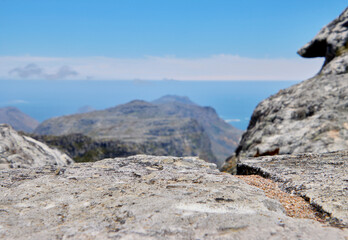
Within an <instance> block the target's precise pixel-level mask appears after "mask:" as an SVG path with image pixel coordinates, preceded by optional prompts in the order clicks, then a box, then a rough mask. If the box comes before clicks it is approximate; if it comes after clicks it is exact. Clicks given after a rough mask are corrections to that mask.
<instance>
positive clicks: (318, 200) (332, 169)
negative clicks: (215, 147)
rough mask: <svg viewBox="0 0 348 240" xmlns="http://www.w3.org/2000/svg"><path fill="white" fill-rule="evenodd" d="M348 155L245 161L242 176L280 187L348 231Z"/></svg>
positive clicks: (289, 156) (278, 157)
mask: <svg viewBox="0 0 348 240" xmlns="http://www.w3.org/2000/svg"><path fill="white" fill-rule="evenodd" d="M347 169H348V151H341V152H332V153H323V154H314V153H312V154H310V153H306V154H301V155H295V156H292V155H282V156H272V157H271V156H267V157H259V158H249V159H243V160H241V163H239V164H238V174H242V175H249V174H258V175H262V176H265V177H268V178H271V179H273V180H276V181H277V182H279V183H280V185H281V186H282V188H283V189H284V190H285V191H287V192H292V193H296V194H298V195H300V196H303V197H304V198H305V199H307V200H308V201H309V202H310V203H311V204H312V205H313V206H315V207H316V208H319V209H320V210H321V211H323V212H325V213H327V214H328V217H330V221H331V222H334V223H336V224H337V225H338V226H345V227H348V197H347V196H348V172H347Z"/></svg>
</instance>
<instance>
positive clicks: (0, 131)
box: [0, 124, 74, 169]
mask: <svg viewBox="0 0 348 240" xmlns="http://www.w3.org/2000/svg"><path fill="white" fill-rule="evenodd" d="M73 162H74V161H73V160H71V159H70V158H69V157H68V156H67V155H66V154H62V153H61V152H59V151H58V150H56V149H51V148H49V147H48V146H46V145H45V144H43V143H41V142H39V141H36V140H34V139H32V138H30V137H27V136H21V135H20V134H18V133H17V132H16V131H15V130H13V128H12V127H11V126H10V125H7V124H0V169H4V168H29V167H42V166H45V165H56V166H66V165H68V164H71V163H73Z"/></svg>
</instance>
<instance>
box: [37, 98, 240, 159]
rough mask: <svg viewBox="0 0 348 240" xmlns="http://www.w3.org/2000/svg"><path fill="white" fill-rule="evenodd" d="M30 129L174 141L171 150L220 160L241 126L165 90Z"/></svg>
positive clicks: (127, 139)
mask: <svg viewBox="0 0 348 240" xmlns="http://www.w3.org/2000/svg"><path fill="white" fill-rule="evenodd" d="M35 133H36V134H40V135H55V136H62V135H69V134H76V133H78V134H83V135H86V136H88V137H90V138H93V139H97V140H119V141H122V142H126V143H127V142H128V143H135V144H148V143H152V142H155V143H156V144H162V143H163V144H165V145H168V144H169V143H175V146H173V147H172V148H175V149H178V150H179V149H183V151H182V152H181V153H180V154H179V155H176V156H190V155H197V156H201V158H203V159H204V160H207V161H209V162H214V163H216V164H218V165H221V164H222V163H223V161H224V160H225V158H226V157H227V156H228V155H229V154H230V151H231V149H235V147H236V146H237V143H238V141H239V137H240V135H241V133H242V131H241V130H238V129H236V128H234V127H233V126H231V125H230V124H228V123H226V122H225V121H224V120H222V119H220V118H219V117H218V115H217V114H216V112H215V110H214V109H213V108H211V107H201V106H198V105H196V104H194V103H193V102H191V101H190V100H189V99H188V98H185V97H177V96H165V97H162V98H160V99H158V100H155V101H154V102H153V103H149V102H145V101H139V100H136V101H132V102H130V103H127V104H123V105H119V106H116V107H114V108H109V109H106V110H102V111H93V112H89V113H84V114H75V115H70V116H64V117H58V118H53V119H49V120H47V121H45V122H43V123H42V124H40V125H39V127H38V128H37V129H36V130H35ZM201 142H204V144H201ZM185 149H186V150H185ZM209 152H212V154H207V153H209ZM138 153H145V152H138ZM201 153H204V154H201ZM151 154H153V153H151ZM163 154H164V155H171V153H163ZM163 154H162V155H163ZM114 157H116V156H114ZM207 157H208V158H207Z"/></svg>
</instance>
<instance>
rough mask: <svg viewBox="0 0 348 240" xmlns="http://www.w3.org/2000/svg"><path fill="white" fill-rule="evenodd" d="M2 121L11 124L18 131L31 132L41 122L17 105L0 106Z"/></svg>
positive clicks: (0, 119) (0, 120)
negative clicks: (16, 106)
mask: <svg viewBox="0 0 348 240" xmlns="http://www.w3.org/2000/svg"><path fill="white" fill-rule="evenodd" d="M0 123H6V124H10V125H11V126H12V127H13V128H14V129H15V130H16V131H24V132H28V133H31V132H32V131H34V129H35V128H37V126H39V122H38V121H37V120H35V119H33V118H32V117H30V116H28V115H27V114H25V113H23V112H22V111H20V110H19V109H18V108H15V107H5V108H0Z"/></svg>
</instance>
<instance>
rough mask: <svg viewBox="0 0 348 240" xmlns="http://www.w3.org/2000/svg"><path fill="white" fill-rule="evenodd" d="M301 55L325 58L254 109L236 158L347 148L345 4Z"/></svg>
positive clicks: (347, 32)
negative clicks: (308, 75) (312, 71)
mask: <svg viewBox="0 0 348 240" xmlns="http://www.w3.org/2000/svg"><path fill="white" fill-rule="evenodd" d="M299 54H301V55H302V56H304V57H325V58H326V60H325V63H324V66H323V68H322V70H321V72H320V73H319V74H318V75H317V76H315V77H313V78H311V79H309V80H306V81H304V82H301V83H299V84H297V85H294V86H292V87H290V88H287V89H285V90H281V91H279V92H278V93H277V94H275V95H273V96H271V97H269V98H268V99H266V100H264V101H262V102H261V103H260V104H259V105H258V106H257V107H256V109H255V110H254V112H253V115H252V117H251V120H250V123H249V126H248V129H247V131H246V132H245V133H244V134H243V136H242V139H241V141H240V143H239V146H238V148H237V149H236V155H237V156H238V157H241V158H243V157H245V156H247V157H252V156H263V155H274V154H297V153H304V152H315V153H322V152H328V151H337V150H344V149H348V67H347V66H348V55H347V54H348V8H347V9H346V10H345V11H344V12H343V13H342V14H341V15H340V16H339V17H338V18H337V19H335V20H334V21H333V22H331V23H330V24H329V25H327V26H325V27H324V28H323V29H322V30H321V31H320V32H319V34H318V35H317V36H316V37H315V38H314V39H313V40H312V41H311V42H310V43H308V44H307V45H306V46H304V47H303V48H302V49H300V50H299Z"/></svg>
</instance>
